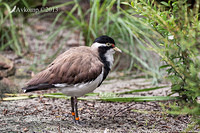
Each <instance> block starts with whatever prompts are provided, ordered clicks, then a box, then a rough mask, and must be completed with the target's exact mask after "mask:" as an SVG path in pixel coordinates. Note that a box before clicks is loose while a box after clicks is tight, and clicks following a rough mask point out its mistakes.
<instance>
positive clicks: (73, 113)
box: [71, 97, 76, 122]
mask: <svg viewBox="0 0 200 133" xmlns="http://www.w3.org/2000/svg"><path fill="white" fill-rule="evenodd" d="M74 106H75V105H74V97H71V107H72V112H71V113H72V116H73V120H74V122H76V120H75V112H74Z"/></svg>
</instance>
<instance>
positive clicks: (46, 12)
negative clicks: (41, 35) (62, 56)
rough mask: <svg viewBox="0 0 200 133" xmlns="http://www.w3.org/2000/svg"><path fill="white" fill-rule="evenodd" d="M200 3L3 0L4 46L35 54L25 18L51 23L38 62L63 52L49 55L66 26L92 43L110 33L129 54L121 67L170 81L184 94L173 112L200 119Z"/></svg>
mask: <svg viewBox="0 0 200 133" xmlns="http://www.w3.org/2000/svg"><path fill="white" fill-rule="evenodd" d="M199 6H200V2H199V1H198V0H196V1H195V0H163V1H162V0H134V1H131V0H129V1H122V0H121V1H120V0H110V1H107V0H68V1H58V0H38V1H25V0H12V1H9V0H0V50H1V51H8V50H11V51H13V52H14V53H15V54H16V55H17V56H18V57H24V56H26V55H27V54H31V53H30V52H31V51H30V47H31V46H30V44H29V42H28V41H26V38H27V36H26V33H25V28H24V26H19V25H18V24H19V23H17V22H18V20H19V19H20V22H21V25H30V24H31V23H30V21H28V19H30V18H37V20H41V19H46V20H48V21H49V22H50V23H51V25H50V26H49V27H47V28H48V29H49V31H48V33H46V34H48V37H47V38H46V39H45V42H44V45H45V46H46V48H47V50H45V51H43V55H44V56H43V57H42V60H40V62H38V61H37V59H36V60H35V62H34V63H36V64H40V63H44V64H45V63H46V64H47V63H49V62H50V61H51V60H52V59H53V58H54V57H55V56H56V55H57V54H58V53H59V50H61V49H62V47H63V45H64V43H63V44H62V45H59V46H58V47H57V48H56V50H55V51H54V53H52V54H53V56H51V58H49V56H46V55H47V53H48V52H49V51H48V49H51V48H52V47H54V43H55V42H56V41H58V40H57V39H58V38H57V37H58V35H59V34H60V32H61V31H63V30H68V31H70V32H77V31H78V34H79V38H80V41H81V39H83V41H84V44H85V45H88V46H90V45H91V44H92V42H93V40H94V38H96V37H98V36H100V35H103V34H106V35H108V36H111V37H113V38H114V40H115V41H116V44H117V45H118V47H119V48H120V49H122V51H123V53H124V54H122V55H117V56H116V57H115V58H116V61H115V66H114V69H115V70H120V71H135V72H137V73H141V72H143V73H144V74H145V76H146V77H152V78H153V81H152V82H153V84H156V83H158V82H160V81H162V80H163V79H164V78H167V79H169V80H170V81H171V83H172V86H171V91H172V94H174V93H178V95H179V98H180V102H179V103H178V106H177V105H176V106H175V105H171V107H172V108H171V111H169V112H170V113H173V114H180V113H183V114H191V115H193V116H194V117H193V118H194V119H195V122H196V123H200V118H199V116H200V104H199V102H198V99H199V96H200V56H199V55H200V20H199V13H200V8H199ZM15 8H16V9H15ZM19 8H20V9H25V8H26V9H36V8H37V9H42V10H39V11H37V12H34V11H33V12H28V11H27V12H24V11H19V10H18V9H19ZM13 9H15V11H14V12H12V11H13ZM11 12H12V13H11ZM37 20H36V21H37ZM33 22H34V21H33ZM55 27H56V28H55ZM65 37H66V38H65V39H66V40H67V39H68V37H69V36H65ZM49 60H50V61H49ZM120 62H122V63H121V67H120ZM124 62H125V64H126V65H123V64H124ZM30 69H33V67H31V68H30Z"/></svg>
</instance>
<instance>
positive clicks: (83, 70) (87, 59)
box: [27, 47, 103, 86]
mask: <svg viewBox="0 0 200 133" xmlns="http://www.w3.org/2000/svg"><path fill="white" fill-rule="evenodd" d="M102 67H103V64H102V62H101V61H100V60H99V58H98V56H97V55H96V54H95V53H94V52H93V51H91V50H90V49H89V48H87V47H85V48H84V49H83V48H80V47H77V48H74V49H70V50H69V51H66V52H65V53H63V54H61V55H60V56H58V57H57V58H56V59H55V60H54V61H53V62H52V63H51V64H50V65H49V66H48V68H47V69H45V70H44V71H42V72H40V73H38V74H37V75H35V76H34V77H33V78H32V79H31V80H30V81H29V82H28V83H27V85H28V86H36V85H39V84H57V83H66V84H68V85H70V84H77V83H83V82H89V81H92V80H94V79H96V78H97V77H98V75H99V74H101V72H102Z"/></svg>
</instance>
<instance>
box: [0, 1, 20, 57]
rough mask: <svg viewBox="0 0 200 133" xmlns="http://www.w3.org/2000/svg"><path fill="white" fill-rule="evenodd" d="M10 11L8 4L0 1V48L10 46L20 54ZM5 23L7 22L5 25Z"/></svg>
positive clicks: (16, 33)
mask: <svg viewBox="0 0 200 133" xmlns="http://www.w3.org/2000/svg"><path fill="white" fill-rule="evenodd" d="M10 12H11V7H10V5H9V4H8V3H5V2H1V1H0V35H1V36H0V50H4V49H6V48H7V47H10V48H11V49H13V50H14V51H15V52H16V53H17V54H18V55H21V54H22V53H21V52H22V50H21V47H20V44H19V43H20V42H19V40H18V37H19V36H18V32H17V28H16V26H15V23H14V21H13V16H12V14H11V13H10ZM6 23H9V24H8V25H6Z"/></svg>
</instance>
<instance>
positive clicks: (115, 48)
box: [113, 47, 122, 53]
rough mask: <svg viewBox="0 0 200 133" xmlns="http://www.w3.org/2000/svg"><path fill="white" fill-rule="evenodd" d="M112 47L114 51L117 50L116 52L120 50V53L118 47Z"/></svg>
mask: <svg viewBox="0 0 200 133" xmlns="http://www.w3.org/2000/svg"><path fill="white" fill-rule="evenodd" d="M113 49H114V50H115V51H117V52H120V53H121V52H122V51H121V50H120V49H119V48H118V47H114V48H113Z"/></svg>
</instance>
